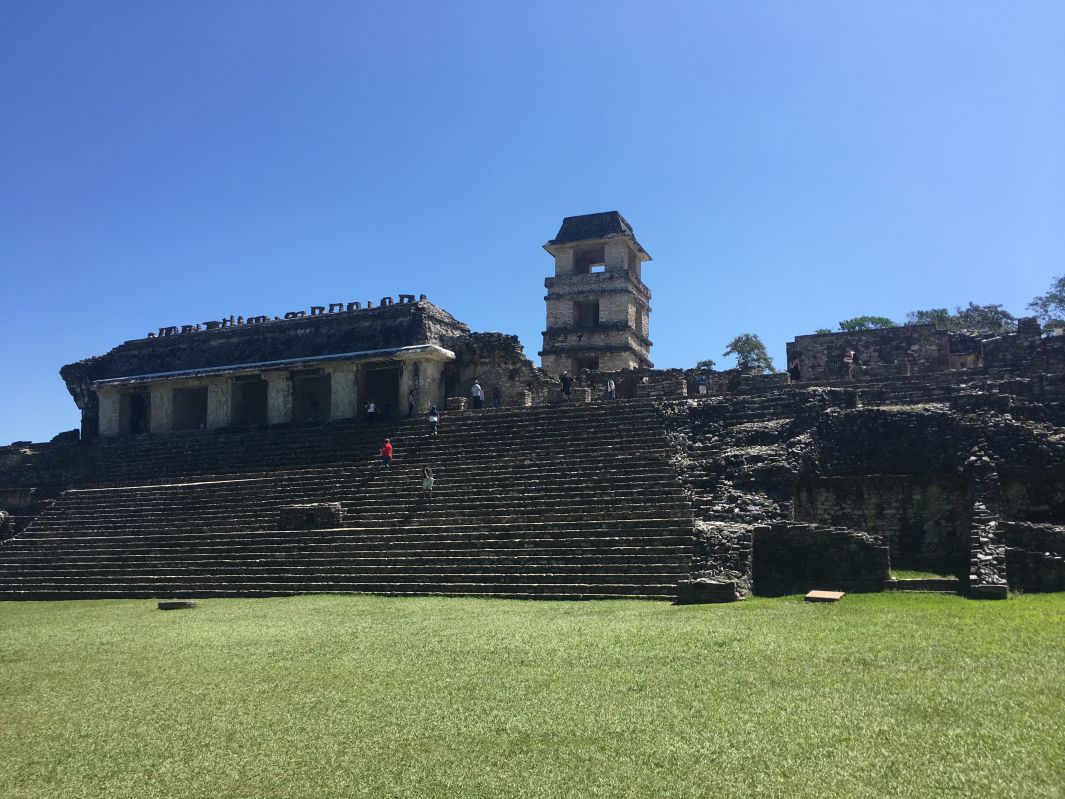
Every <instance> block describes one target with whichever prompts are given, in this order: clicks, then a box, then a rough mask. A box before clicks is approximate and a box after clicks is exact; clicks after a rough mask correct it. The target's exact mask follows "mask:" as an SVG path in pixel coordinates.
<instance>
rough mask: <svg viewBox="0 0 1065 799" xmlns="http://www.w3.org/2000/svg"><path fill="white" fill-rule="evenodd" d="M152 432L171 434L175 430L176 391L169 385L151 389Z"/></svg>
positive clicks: (156, 386)
mask: <svg viewBox="0 0 1065 799" xmlns="http://www.w3.org/2000/svg"><path fill="white" fill-rule="evenodd" d="M151 391H152V432H153V433H169V432H170V431H171V430H173V429H174V389H173V387H172V386H170V385H169V384H168V383H159V384H155V385H153V386H152V387H151Z"/></svg>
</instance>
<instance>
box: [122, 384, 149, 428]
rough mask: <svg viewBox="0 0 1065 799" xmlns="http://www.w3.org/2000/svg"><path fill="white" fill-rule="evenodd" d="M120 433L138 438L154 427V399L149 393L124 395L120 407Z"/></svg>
mask: <svg viewBox="0 0 1065 799" xmlns="http://www.w3.org/2000/svg"><path fill="white" fill-rule="evenodd" d="M118 413H119V418H118V431H119V432H120V433H121V434H122V435H126V436H136V435H140V434H141V433H147V432H149V431H150V430H151V426H152V397H151V394H149V393H147V392H137V393H136V394H123V395H122V397H121V399H120V400H119V406H118Z"/></svg>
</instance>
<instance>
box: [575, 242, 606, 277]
mask: <svg viewBox="0 0 1065 799" xmlns="http://www.w3.org/2000/svg"><path fill="white" fill-rule="evenodd" d="M605 269H606V250H605V249H604V248H602V247H589V248H588V249H586V250H577V252H576V253H574V257H573V271H574V273H575V274H578V275H587V274H588V273H590V272H602V271H604V270H605Z"/></svg>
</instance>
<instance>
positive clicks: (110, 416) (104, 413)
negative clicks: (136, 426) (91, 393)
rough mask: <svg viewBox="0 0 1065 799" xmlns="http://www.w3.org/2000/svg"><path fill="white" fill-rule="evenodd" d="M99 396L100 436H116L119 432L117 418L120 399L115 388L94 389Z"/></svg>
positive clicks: (118, 416) (118, 417)
mask: <svg viewBox="0 0 1065 799" xmlns="http://www.w3.org/2000/svg"><path fill="white" fill-rule="evenodd" d="M96 394H97V396H98V397H99V398H100V436H101V437H107V436H117V435H118V432H119V419H120V415H121V414H120V408H121V401H120V396H119V393H118V391H117V389H113V388H110V387H108V388H99V389H97V390H96Z"/></svg>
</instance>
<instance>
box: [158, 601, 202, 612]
mask: <svg viewBox="0 0 1065 799" xmlns="http://www.w3.org/2000/svg"><path fill="white" fill-rule="evenodd" d="M194 607H196V602H195V600H192V599H163V600H160V602H159V610H183V609H184V608H194Z"/></svg>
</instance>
